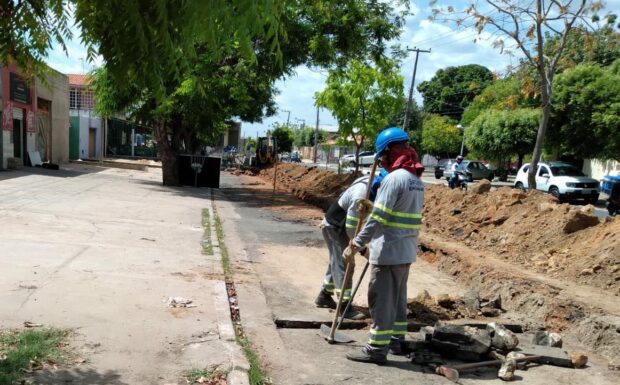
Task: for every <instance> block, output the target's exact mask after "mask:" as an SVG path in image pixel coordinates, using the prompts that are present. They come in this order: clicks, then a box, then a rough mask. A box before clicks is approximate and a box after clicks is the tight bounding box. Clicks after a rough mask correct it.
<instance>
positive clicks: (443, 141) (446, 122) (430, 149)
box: [421, 114, 462, 157]
mask: <svg viewBox="0 0 620 385" xmlns="http://www.w3.org/2000/svg"><path fill="white" fill-rule="evenodd" d="M461 141H462V137H461V132H460V130H459V129H458V128H457V127H456V121H454V120H452V119H450V118H448V117H445V116H441V115H435V114H426V115H424V119H423V121H422V143H421V147H422V150H423V151H424V152H427V153H430V154H433V155H435V156H437V157H440V156H442V155H444V154H445V155H447V156H450V155H452V154H458V152H459V149H460V146H461Z"/></svg>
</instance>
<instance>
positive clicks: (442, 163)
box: [435, 159, 455, 179]
mask: <svg viewBox="0 0 620 385" xmlns="http://www.w3.org/2000/svg"><path fill="white" fill-rule="evenodd" d="M454 162H455V160H454V159H440V160H439V162H438V163H437V165H436V166H435V179H441V178H442V177H443V174H444V172H446V170H450V166H452V163H454Z"/></svg>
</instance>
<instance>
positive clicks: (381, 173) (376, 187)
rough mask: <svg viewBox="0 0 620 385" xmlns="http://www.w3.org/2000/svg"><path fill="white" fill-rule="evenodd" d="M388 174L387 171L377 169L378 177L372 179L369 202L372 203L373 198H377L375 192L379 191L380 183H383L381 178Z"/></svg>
mask: <svg viewBox="0 0 620 385" xmlns="http://www.w3.org/2000/svg"><path fill="white" fill-rule="evenodd" d="M387 174H389V173H388V171H387V170H386V169H384V168H382V169H379V175H376V176H375V177H374V178H372V186H370V197H369V198H370V200H371V201H372V202H374V201H375V197H376V196H377V191H378V190H379V187H381V182H383V178H385V176H386V175H387Z"/></svg>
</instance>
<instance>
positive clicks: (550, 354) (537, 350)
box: [516, 345, 573, 368]
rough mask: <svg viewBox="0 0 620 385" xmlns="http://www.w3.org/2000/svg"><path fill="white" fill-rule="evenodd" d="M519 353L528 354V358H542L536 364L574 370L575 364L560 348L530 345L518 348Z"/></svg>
mask: <svg viewBox="0 0 620 385" xmlns="http://www.w3.org/2000/svg"><path fill="white" fill-rule="evenodd" d="M516 351H517V352H519V353H523V354H526V355H528V356H542V358H540V359H539V360H537V361H536V362H538V363H540V364H546V365H554V366H561V367H565V368H572V367H573V363H572V361H571V359H570V357H569V356H568V353H566V351H564V350H562V349H560V348H552V347H549V346H541V345H529V346H521V347H518V348H517V350H516Z"/></svg>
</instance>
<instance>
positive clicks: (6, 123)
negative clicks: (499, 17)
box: [2, 101, 13, 131]
mask: <svg viewBox="0 0 620 385" xmlns="http://www.w3.org/2000/svg"><path fill="white" fill-rule="evenodd" d="M2 129H3V130H7V131H13V103H11V102H9V101H7V102H6V103H4V107H3V108H2Z"/></svg>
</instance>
